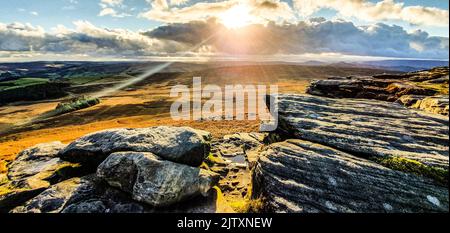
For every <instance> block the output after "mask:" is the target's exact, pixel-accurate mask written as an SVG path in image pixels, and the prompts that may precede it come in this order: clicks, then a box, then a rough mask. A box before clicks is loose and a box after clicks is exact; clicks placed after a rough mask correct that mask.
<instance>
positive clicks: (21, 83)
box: [0, 78, 49, 91]
mask: <svg viewBox="0 0 450 233" xmlns="http://www.w3.org/2000/svg"><path fill="white" fill-rule="evenodd" d="M48 82H49V81H48V79H44V78H21V79H17V80H13V81H6V82H0V91H5V90H11V89H15V88H21V87H27V86H32V85H36V84H42V83H48Z"/></svg>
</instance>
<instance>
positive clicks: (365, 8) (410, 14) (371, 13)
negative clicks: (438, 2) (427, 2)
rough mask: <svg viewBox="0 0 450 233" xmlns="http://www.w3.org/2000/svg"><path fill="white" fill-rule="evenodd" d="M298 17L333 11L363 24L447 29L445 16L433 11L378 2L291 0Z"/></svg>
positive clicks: (361, 0)
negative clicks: (392, 23)
mask: <svg viewBox="0 0 450 233" xmlns="http://www.w3.org/2000/svg"><path fill="white" fill-rule="evenodd" d="M293 3H294V8H295V9H296V10H297V11H298V12H299V13H300V15H301V16H304V17H309V16H311V15H312V14H313V13H315V12H317V11H319V10H320V9H333V10H336V11H338V13H339V14H340V15H342V16H344V17H356V18H358V19H361V20H365V21H385V20H402V21H405V22H408V23H411V24H417V25H429V26H447V27H448V24H449V12H448V10H443V9H439V8H435V7H423V6H405V5H404V3H403V2H396V1H394V0H382V1H377V2H376V3H374V2H370V1H368V0H293Z"/></svg>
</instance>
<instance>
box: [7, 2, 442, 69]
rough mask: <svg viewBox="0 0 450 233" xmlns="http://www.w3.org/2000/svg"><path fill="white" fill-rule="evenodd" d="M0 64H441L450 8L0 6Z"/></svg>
mask: <svg viewBox="0 0 450 233" xmlns="http://www.w3.org/2000/svg"><path fill="white" fill-rule="evenodd" d="M0 4H1V7H0V61H22V60H23V61H27V60H111V59H112V60H119V59H156V60H157V59H158V58H162V59H163V58H165V59H167V58H184V59H187V60H189V59H192V60H195V59H213V58H217V57H224V58H234V57H254V58H273V57H279V58H282V59H294V58H300V59H301V58H302V57H303V58H305V59H306V58H307V59H314V60H321V59H325V60H326V59H327V58H331V57H333V58H334V59H339V58H352V59H358V57H361V58H365V59H370V58H411V59H441V60H448V56H449V55H448V50H449V48H448V46H449V45H448V44H449V39H448V37H449V27H448V25H449V13H448V8H449V2H448V0H427V1H421V0H404V1H400V0H212V1H202V0H15V1H9V0H0Z"/></svg>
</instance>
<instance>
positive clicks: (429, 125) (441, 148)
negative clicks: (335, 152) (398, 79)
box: [278, 95, 449, 170]
mask: <svg viewBox="0 0 450 233" xmlns="http://www.w3.org/2000/svg"><path fill="white" fill-rule="evenodd" d="M278 108H279V126H278V128H279V130H280V131H283V132H285V133H289V134H290V136H291V138H298V139H303V140H307V141H311V142H315V143H319V144H322V145H325V146H330V147H333V148H336V149H339V150H342V151H345V152H348V153H351V154H353V155H357V156H360V157H378V158H384V157H400V158H406V159H411V160H415V161H419V162H421V163H423V164H425V165H427V166H432V167H438V168H442V169H445V170H448V163H449V160H448V156H449V151H448V143H449V137H448V124H449V123H448V118H447V117H444V116H441V115H434V114H425V113H422V112H420V111H415V110H412V109H408V108H405V107H404V106H401V105H399V104H395V103H389V102H384V101H376V100H363V99H331V98H323V97H317V96H309V95H279V96H278Z"/></svg>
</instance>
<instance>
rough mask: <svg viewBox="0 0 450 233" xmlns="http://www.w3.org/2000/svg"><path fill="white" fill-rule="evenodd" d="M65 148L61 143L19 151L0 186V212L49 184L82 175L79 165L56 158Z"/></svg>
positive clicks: (21, 201)
mask: <svg viewBox="0 0 450 233" xmlns="http://www.w3.org/2000/svg"><path fill="white" fill-rule="evenodd" d="M65 146H66V145H64V144H62V143H61V142H51V143H43V144H38V145H36V146H34V147H31V148H28V149H26V150H24V151H22V152H20V153H19V154H18V155H17V157H16V159H15V160H14V161H12V162H11V163H10V164H8V165H7V168H8V172H7V177H6V179H5V181H4V184H3V185H1V186H0V209H1V210H3V211H8V210H9V209H10V208H12V207H14V206H17V205H20V204H22V203H23V202H25V201H26V200H28V199H30V198H32V197H33V196H35V195H37V194H39V193H40V192H42V191H43V190H45V189H46V188H48V187H49V186H50V185H51V184H53V183H57V182H59V181H62V180H65V179H68V178H71V177H74V176H78V175H82V174H84V172H85V169H84V168H83V167H81V166H80V165H79V164H75V163H70V162H66V161H63V160H61V159H60V158H58V157H57V154H58V152H59V151H61V150H62V149H63V148H64V147H65Z"/></svg>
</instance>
